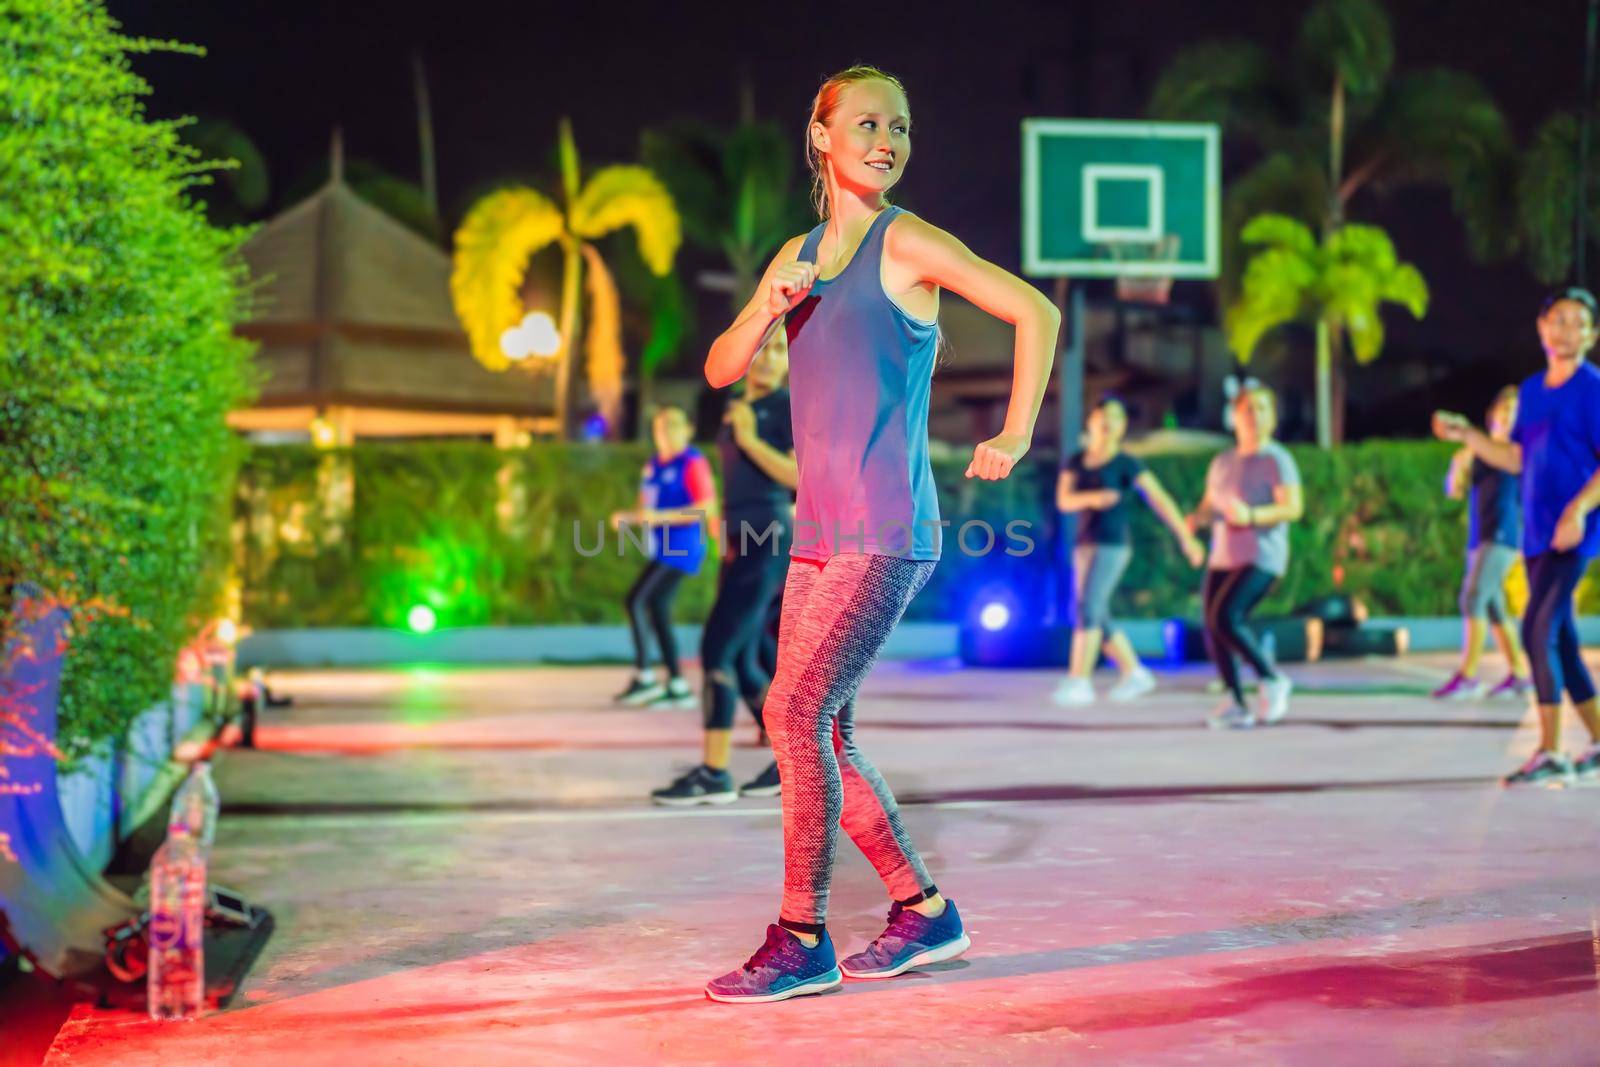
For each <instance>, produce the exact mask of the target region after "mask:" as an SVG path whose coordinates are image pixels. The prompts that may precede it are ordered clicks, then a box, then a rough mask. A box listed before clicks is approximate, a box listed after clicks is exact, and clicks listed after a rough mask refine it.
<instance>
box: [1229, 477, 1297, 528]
mask: <svg viewBox="0 0 1600 1067" xmlns="http://www.w3.org/2000/svg"><path fill="white" fill-rule="evenodd" d="M1244 507H1245V516H1244V519H1245V521H1244V522H1242V523H1239V525H1241V526H1276V525H1278V523H1280V522H1299V521H1300V516H1301V515H1302V514H1304V513H1305V494H1304V493H1303V492H1301V489H1300V486H1299V485H1298V484H1294V483H1291V484H1288V485H1276V486H1273V489H1272V503H1270V504H1257V505H1255V506H1254V507H1251V506H1249V505H1244Z"/></svg>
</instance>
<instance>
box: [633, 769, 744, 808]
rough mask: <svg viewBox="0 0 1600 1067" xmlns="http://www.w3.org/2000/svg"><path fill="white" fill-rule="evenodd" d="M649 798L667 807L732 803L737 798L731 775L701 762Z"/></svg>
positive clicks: (737, 793)
mask: <svg viewBox="0 0 1600 1067" xmlns="http://www.w3.org/2000/svg"><path fill="white" fill-rule="evenodd" d="M650 799H651V800H653V801H655V802H656V803H657V804H661V805H664V806H665V807H669V808H692V807H694V806H696V805H698V804H732V803H733V802H734V801H735V800H738V799H739V791H738V790H737V789H735V788H734V787H733V775H731V774H729V773H728V772H727V771H718V770H712V769H711V768H710V767H707V766H706V765H705V764H703V763H702V764H701V765H700V766H698V767H696V768H695V769H694V770H692V771H690V772H689V773H688V774H685V775H684V776H682V777H681V778H679V779H678V780H677V781H675V782H673V783H672V784H671V785H669V786H667V787H666V788H665V789H657V790H656V791H655V792H653V793H651V794H650Z"/></svg>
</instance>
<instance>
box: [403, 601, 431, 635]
mask: <svg viewBox="0 0 1600 1067" xmlns="http://www.w3.org/2000/svg"><path fill="white" fill-rule="evenodd" d="M438 623H439V618H438V616H436V615H435V614H434V613H433V609H432V608H430V607H428V605H426V604H418V605H416V606H415V607H413V608H412V609H411V610H410V611H409V612H407V613H406V625H407V626H409V627H411V632H412V633H414V634H427V633H432V632H433V628H434V627H435V626H436V625H438Z"/></svg>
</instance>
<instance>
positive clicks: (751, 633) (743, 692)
mask: <svg viewBox="0 0 1600 1067" xmlns="http://www.w3.org/2000/svg"><path fill="white" fill-rule="evenodd" d="M788 568H789V561H788V559H786V558H784V557H782V556H775V555H773V554H771V553H768V552H760V551H757V552H752V553H750V554H748V555H743V556H737V557H735V558H734V559H733V560H732V561H731V562H728V563H725V564H723V567H722V580H721V583H720V585H719V586H718V588H717V601H716V603H715V604H713V605H711V615H710V617H709V618H707V619H706V628H705V630H704V632H703V633H702V634H701V638H700V666H701V668H702V669H704V671H705V674H706V685H705V724H706V729H708V730H731V729H732V728H733V713H734V710H735V709H736V708H737V706H738V703H739V697H740V696H742V697H744V702H745V703H746V704H747V705H749V707H750V713H751V714H752V715H754V716H755V719H756V722H758V723H761V722H762V718H761V707H762V705H763V704H764V703H765V702H766V699H767V687H768V686H769V685H771V684H772V667H773V663H772V660H771V659H769V658H768V655H769V653H768V648H767V646H768V643H769V638H768V621H769V619H770V618H771V614H772V608H773V605H774V603H776V602H777V601H778V600H779V598H780V596H781V595H782V593H783V577H784V574H785V573H786V572H787V571H788ZM775 649H776V646H775V644H774V645H773V650H774V651H775ZM763 725H765V724H764V723H763Z"/></svg>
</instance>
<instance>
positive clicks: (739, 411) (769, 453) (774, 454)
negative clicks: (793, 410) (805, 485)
mask: <svg viewBox="0 0 1600 1067" xmlns="http://www.w3.org/2000/svg"><path fill="white" fill-rule="evenodd" d="M722 421H723V422H725V423H727V424H728V426H729V428H730V429H732V431H733V443H734V444H736V445H738V446H739V451H741V452H743V453H744V454H745V455H746V456H748V457H749V458H750V462H751V463H754V464H755V465H756V468H757V469H758V470H760V471H761V473H762V474H765V475H766V476H767V477H768V478H771V479H772V480H773V481H775V482H777V483H778V484H779V485H781V486H783V487H784V488H785V489H794V488H796V487H797V486H799V484H800V464H799V462H798V461H796V459H795V455H794V449H792V448H791V449H789V450H788V451H787V452H785V451H780V450H779V449H777V448H774V447H773V446H772V445H770V444H768V443H767V442H766V441H763V440H762V439H761V436H760V435H759V434H757V433H756V413H755V409H754V408H752V407H751V406H750V405H749V403H747V402H746V401H743V400H735V401H734V402H733V403H732V404H730V405H728V413H727V414H726V415H725V416H723V419H722Z"/></svg>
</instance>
